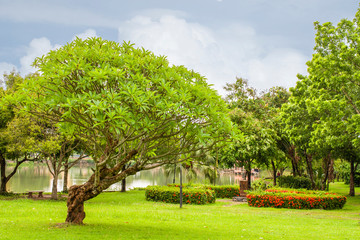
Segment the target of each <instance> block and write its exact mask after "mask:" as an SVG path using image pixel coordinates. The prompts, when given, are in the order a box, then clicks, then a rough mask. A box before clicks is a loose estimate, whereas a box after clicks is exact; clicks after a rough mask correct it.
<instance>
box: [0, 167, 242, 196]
mask: <svg viewBox="0 0 360 240" xmlns="http://www.w3.org/2000/svg"><path fill="white" fill-rule="evenodd" d="M91 174H92V170H91V167H90V166H74V167H73V168H71V169H70V171H69V176H68V177H69V178H68V187H70V186H71V185H76V184H82V183H84V182H86V180H87V179H88V178H89V177H90V176H91ZM239 180H240V177H239V176H237V175H234V174H233V173H227V174H220V176H219V177H218V180H217V184H219V185H225V184H234V183H238V182H239ZM172 181H173V176H169V177H166V176H165V173H164V171H163V169H162V168H157V169H152V170H146V171H141V172H138V173H136V174H135V175H133V176H129V177H128V178H126V188H127V189H132V188H135V187H147V186H148V185H166V184H169V183H172ZM176 182H177V183H178V182H179V175H178V176H176ZM183 182H184V183H186V182H187V180H186V178H185V177H183ZM192 182H193V183H209V181H208V180H206V179H205V178H204V176H202V175H198V176H197V177H196V179H195V180H193V181H192ZM62 188H63V176H62V175H61V177H59V180H58V191H62ZM120 188H121V183H116V184H114V185H112V186H110V187H109V188H108V190H111V191H116V190H120ZM51 189H52V176H51V174H50V172H49V170H48V168H47V166H44V165H38V164H34V165H32V166H23V167H20V168H19V169H18V170H17V173H16V174H15V175H14V176H13V177H12V178H11V180H10V182H9V183H8V184H7V190H8V191H11V192H26V191H29V190H43V191H45V192H51Z"/></svg>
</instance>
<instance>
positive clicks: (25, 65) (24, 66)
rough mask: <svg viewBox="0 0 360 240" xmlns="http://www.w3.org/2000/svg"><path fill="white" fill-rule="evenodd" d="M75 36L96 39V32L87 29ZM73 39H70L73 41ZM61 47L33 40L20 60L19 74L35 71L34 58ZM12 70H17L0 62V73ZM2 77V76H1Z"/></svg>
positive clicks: (11, 65)
mask: <svg viewBox="0 0 360 240" xmlns="http://www.w3.org/2000/svg"><path fill="white" fill-rule="evenodd" d="M75 36H77V37H79V38H81V39H86V38H88V37H96V36H97V35H96V31H95V30H93V29H87V30H86V31H85V32H83V33H79V34H76V35H75ZM74 39H75V37H74V38H73V39H72V40H74ZM59 47H61V46H60V45H59V44H52V43H51V42H50V40H49V39H48V38H46V37H42V38H34V39H33V40H31V42H30V43H29V46H27V47H26V48H25V49H26V55H25V56H23V57H21V58H20V74H21V75H22V76H25V75H27V74H29V73H33V72H35V71H36V68H34V67H32V66H31V65H32V64H33V62H34V60H35V58H37V57H41V56H43V55H44V54H47V53H48V52H49V51H50V50H54V49H57V48H59ZM13 69H17V67H16V66H15V65H13V64H10V63H6V62H1V63H0V73H1V74H3V73H4V72H10V71H12V70H13ZM1 77H2V76H1Z"/></svg>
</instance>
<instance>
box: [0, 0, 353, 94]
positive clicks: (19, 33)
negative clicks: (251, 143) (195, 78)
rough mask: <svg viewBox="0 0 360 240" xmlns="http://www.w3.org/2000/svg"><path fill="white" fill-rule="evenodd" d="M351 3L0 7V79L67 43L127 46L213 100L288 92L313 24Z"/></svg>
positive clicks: (198, 1)
mask: <svg viewBox="0 0 360 240" xmlns="http://www.w3.org/2000/svg"><path fill="white" fill-rule="evenodd" d="M358 7H359V2H358V1H357V0H104V1H92V0H62V1H52V0H47V1H45V0H0V27H1V28H0V29H1V36H2V37H1V38H0V74H1V75H2V73H3V72H4V71H5V72H9V71H11V70H12V69H14V68H15V69H16V70H17V71H19V72H20V73H21V74H22V75H25V74H28V73H30V72H34V71H36V69H34V68H32V67H31V63H32V62H33V60H34V58H35V57H39V56H41V55H43V54H46V53H47V52H48V51H49V50H51V49H55V48H58V47H60V46H61V45H64V44H66V43H67V42H69V41H71V40H73V39H74V38H75V36H79V37H82V38H86V37H92V36H100V37H103V38H105V39H108V40H113V41H118V42H122V41H131V42H133V43H135V44H136V45H137V46H141V47H144V48H146V49H149V50H151V51H153V52H155V53H156V54H159V55H166V56H167V57H168V59H169V61H170V62H171V63H173V64H176V65H185V66H186V67H188V68H191V69H194V70H195V71H197V72H200V73H201V74H202V75H204V76H205V77H207V78H208V81H209V82H210V83H212V84H214V88H215V89H217V90H218V91H219V93H220V94H224V91H223V90H222V87H223V86H224V85H225V83H231V82H234V81H235V79H236V77H244V78H247V79H248V80H249V83H250V84H251V85H252V86H254V87H255V88H257V89H267V88H270V87H273V86H284V87H291V86H295V83H296V80H297V78H296V74H297V73H301V74H306V65H305V64H306V61H308V60H310V59H311V54H312V52H313V50H312V49H313V46H314V34H315V32H314V28H313V22H314V21H319V22H321V23H324V22H328V21H331V22H333V23H337V22H338V21H339V20H340V19H342V18H348V19H352V18H353V17H354V15H355V13H356V11H357V8H358Z"/></svg>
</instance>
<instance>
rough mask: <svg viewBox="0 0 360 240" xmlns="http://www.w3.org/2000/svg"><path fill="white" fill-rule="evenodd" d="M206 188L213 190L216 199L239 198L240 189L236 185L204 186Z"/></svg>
mask: <svg viewBox="0 0 360 240" xmlns="http://www.w3.org/2000/svg"><path fill="white" fill-rule="evenodd" d="M206 188H207V189H210V190H214V191H215V196H216V197H217V198H233V197H239V196H240V187H239V186H238V185H217V186H206Z"/></svg>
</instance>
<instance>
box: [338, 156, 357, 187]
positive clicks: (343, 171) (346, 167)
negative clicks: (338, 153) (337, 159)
mask: <svg viewBox="0 0 360 240" xmlns="http://www.w3.org/2000/svg"><path fill="white" fill-rule="evenodd" d="M337 172H338V174H339V177H340V178H341V179H342V180H343V181H344V182H345V184H349V183H350V164H349V163H348V162H342V163H341V164H340V165H339V166H338V169H337ZM354 184H355V186H356V187H360V167H359V165H358V167H357V169H355V175H354Z"/></svg>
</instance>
